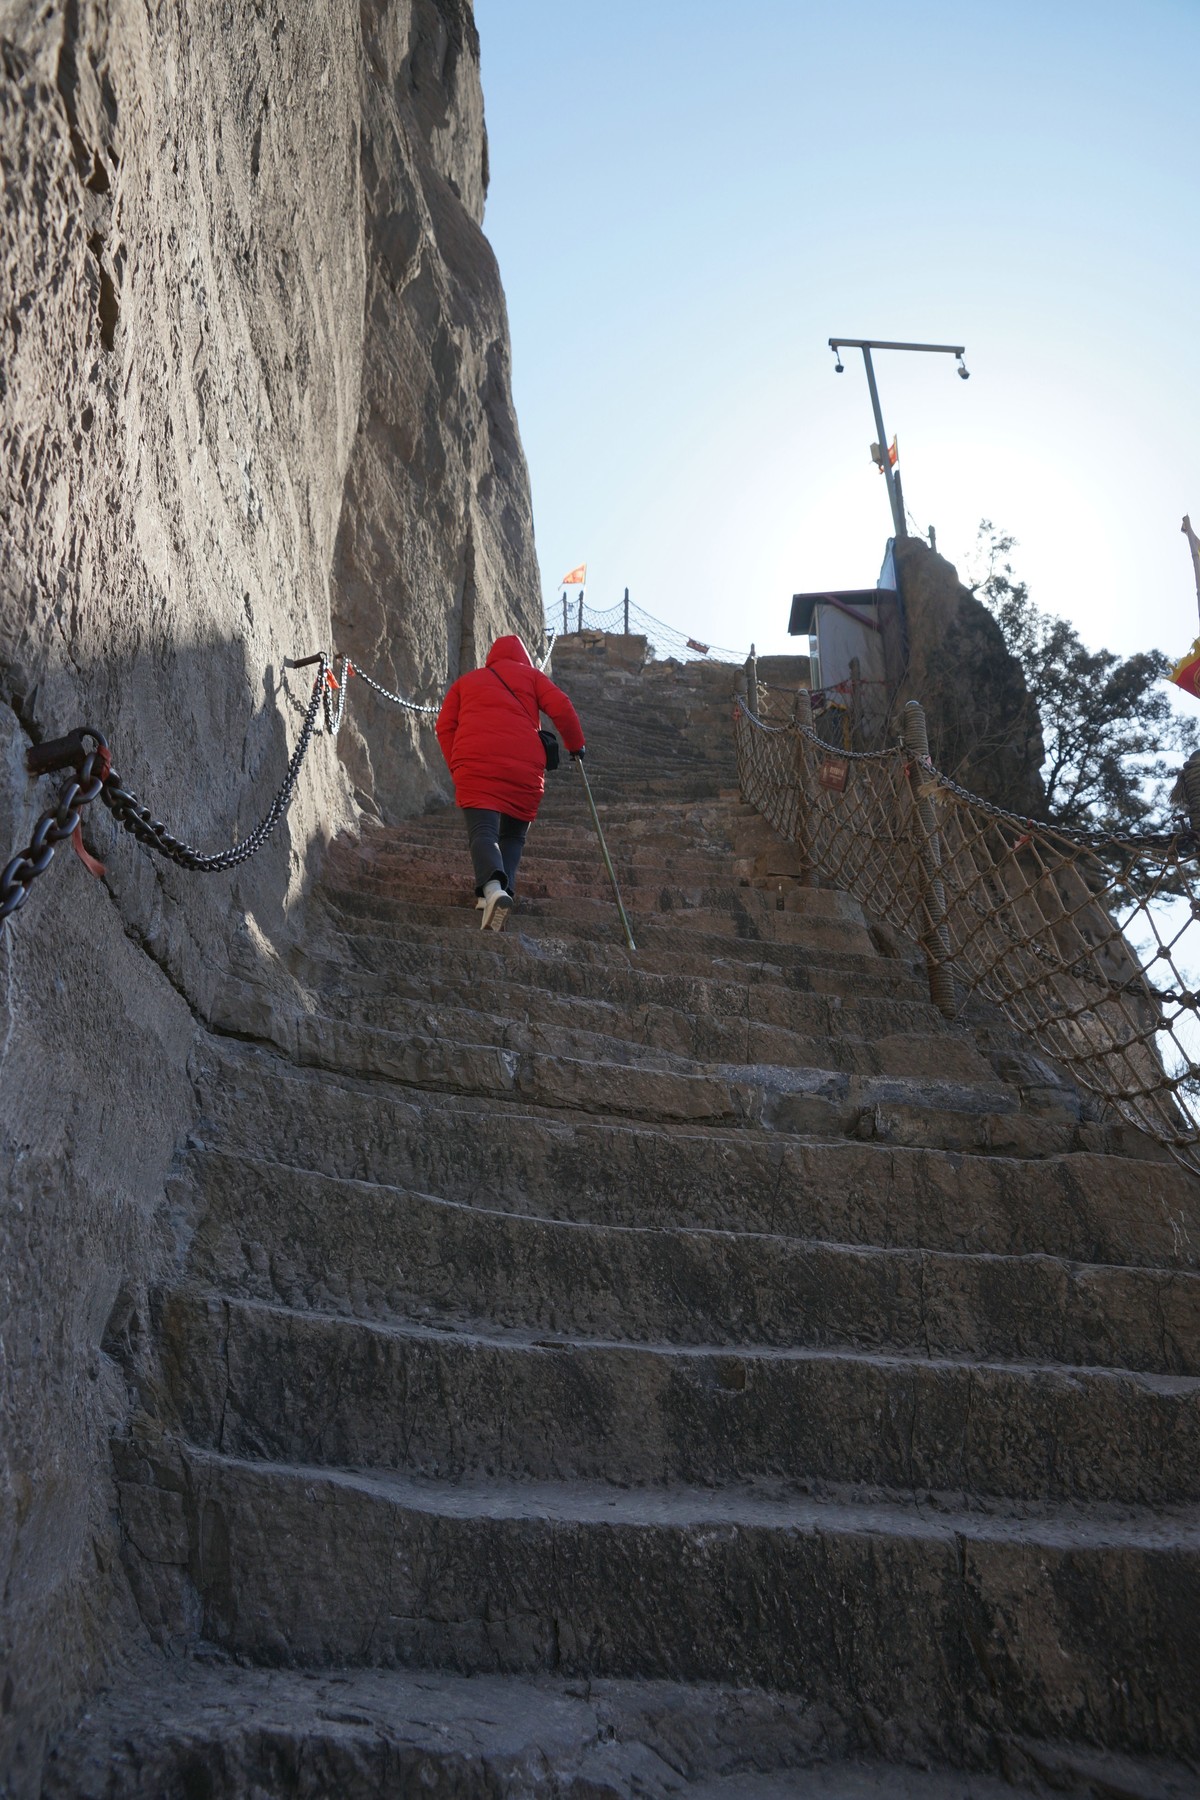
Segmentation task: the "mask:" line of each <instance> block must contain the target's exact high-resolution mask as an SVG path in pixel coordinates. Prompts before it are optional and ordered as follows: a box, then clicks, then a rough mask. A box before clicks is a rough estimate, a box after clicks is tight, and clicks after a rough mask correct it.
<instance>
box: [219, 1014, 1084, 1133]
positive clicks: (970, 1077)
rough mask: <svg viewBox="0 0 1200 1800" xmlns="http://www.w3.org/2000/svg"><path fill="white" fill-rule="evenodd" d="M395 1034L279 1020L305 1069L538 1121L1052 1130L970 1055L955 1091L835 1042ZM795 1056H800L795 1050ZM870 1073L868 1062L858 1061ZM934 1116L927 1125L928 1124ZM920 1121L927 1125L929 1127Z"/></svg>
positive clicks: (898, 1057) (403, 1024)
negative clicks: (451, 1095) (716, 1048)
mask: <svg viewBox="0 0 1200 1800" xmlns="http://www.w3.org/2000/svg"><path fill="white" fill-rule="evenodd" d="M238 998H239V995H238V992H237V990H235V989H234V988H233V987H232V986H229V987H227V988H226V989H225V990H224V992H223V994H222V997H221V1001H220V1007H223V1008H225V1009H227V1010H226V1012H225V1013H224V1014H222V1012H221V1011H220V1010H219V1008H218V1009H216V1010H215V1018H216V1020H217V1021H218V1022H219V1020H220V1019H221V1018H222V1017H225V1018H228V1019H230V1020H232V1021H234V1022H236V1020H237V1018H238V1016H239V1015H238V1012H237V1003H238ZM393 1012H394V1015H395V1016H394V1017H393V1020H392V1024H393V1027H394V1028H393V1029H389V1030H384V1029H382V1028H379V1027H372V1026H368V1025H363V1024H361V1023H360V1022H359V1021H358V1020H357V1018H350V1019H345V1018H342V1017H340V1016H330V1015H322V1014H320V1013H316V1012H311V1011H305V1012H300V1013H296V1014H293V1015H291V1016H290V1017H288V1016H287V1015H284V1014H282V1013H279V1012H278V1011H277V1012H276V1015H275V1019H274V1030H275V1032H276V1035H275V1037H274V1038H273V1039H272V1041H274V1042H276V1043H277V1044H279V1046H280V1047H281V1048H283V1049H285V1050H286V1052H287V1054H288V1055H289V1056H291V1057H293V1058H294V1059H295V1061H296V1062H297V1063H299V1064H300V1065H301V1067H305V1068H320V1069H328V1070H330V1071H332V1072H334V1073H340V1074H346V1075H366V1076H379V1077H383V1078H385V1079H387V1080H389V1081H391V1082H394V1083H396V1084H398V1085H400V1086H404V1087H417V1088H420V1089H423V1090H425V1091H441V1090H449V1091H452V1092H455V1093H477V1094H480V1095H492V1096H512V1097H514V1098H520V1099H522V1100H526V1101H529V1102H531V1103H532V1104H534V1105H536V1106H542V1107H570V1108H574V1109H578V1110H580V1111H583V1112H595V1113H616V1114H620V1115H621V1116H622V1117H625V1118H630V1119H638V1118H646V1119H658V1120H662V1121H672V1120H700V1119H705V1120H711V1121H714V1122H716V1121H726V1122H729V1123H740V1124H749V1125H762V1126H766V1127H768V1128H770V1129H778V1130H785V1131H800V1132H813V1131H818V1132H828V1134H829V1135H831V1136H842V1135H846V1134H848V1133H854V1134H855V1135H860V1134H861V1127H862V1122H863V1120H864V1119H868V1120H870V1121H874V1120H875V1118H876V1117H877V1116H886V1117H887V1118H888V1119H889V1120H890V1121H892V1122H893V1135H898V1134H899V1130H900V1127H899V1125H897V1124H895V1121H897V1120H900V1119H903V1121H904V1127H905V1129H906V1131H907V1134H908V1135H909V1136H911V1135H912V1134H913V1133H914V1132H919V1133H920V1135H921V1136H922V1138H926V1139H929V1140H930V1141H932V1140H935V1139H936V1140H937V1141H939V1142H940V1141H942V1140H943V1139H949V1138H950V1137H951V1135H952V1134H953V1136H954V1142H953V1146H952V1147H955V1148H957V1147H959V1145H960V1143H961V1142H962V1140H963V1139H964V1138H965V1137H969V1136H971V1135H973V1134H982V1133H987V1134H989V1137H991V1138H994V1137H995V1136H996V1135H997V1133H1000V1132H1009V1133H1015V1134H1025V1135H1028V1134H1029V1133H1030V1132H1034V1131H1036V1132H1037V1133H1038V1139H1039V1143H1040V1142H1041V1140H1042V1139H1043V1138H1044V1136H1045V1133H1046V1131H1047V1130H1048V1129H1050V1127H1049V1126H1048V1124H1047V1120H1046V1118H1045V1117H1043V1118H1042V1119H1039V1120H1038V1121H1036V1122H1033V1121H1029V1120H1025V1119H1023V1118H1019V1117H1015V1116H1014V1115H1016V1113H1017V1108H1018V1098H1017V1095H1016V1093H1015V1091H1014V1090H1013V1089H1011V1088H1008V1087H1005V1086H1004V1085H1002V1084H1001V1083H1000V1082H998V1081H997V1079H996V1077H995V1075H994V1074H993V1072H992V1070H991V1068H990V1067H989V1066H988V1064H986V1063H985V1062H984V1061H983V1059H982V1058H981V1057H978V1056H977V1055H976V1056H973V1057H972V1056H969V1055H967V1054H965V1053H964V1055H963V1058H962V1067H961V1069H960V1070H959V1071H958V1074H959V1077H960V1078H959V1079H957V1080H955V1081H946V1080H944V1079H939V1077H938V1076H937V1075H934V1074H930V1075H920V1074H916V1075H914V1074H901V1073H898V1072H886V1073H877V1072H872V1071H869V1070H865V1069H864V1070H862V1071H861V1072H860V1071H859V1070H858V1069H856V1068H855V1067H854V1065H853V1059H850V1058H847V1059H846V1064H849V1065H850V1066H849V1067H847V1066H846V1064H839V1063H838V1061H837V1059H835V1058H831V1057H830V1056H829V1048H830V1045H829V1043H828V1041H821V1040H813V1041H812V1043H811V1046H810V1048H811V1052H812V1055H813V1057H814V1058H815V1057H817V1056H820V1057H821V1058H822V1059H823V1060H822V1061H821V1062H816V1061H813V1062H811V1063H807V1064H806V1063H803V1062H801V1061H800V1060H799V1056H798V1055H797V1056H796V1057H795V1059H794V1060H792V1059H789V1060H783V1061H780V1062H775V1063H770V1062H758V1063H740V1062H739V1063H713V1062H703V1061H697V1060H696V1059H694V1058H692V1057H689V1056H683V1055H677V1054H674V1053H672V1052H670V1051H667V1050H663V1049H661V1048H658V1047H656V1046H654V1045H651V1044H646V1043H641V1044H634V1043H630V1042H629V1040H628V1039H626V1038H623V1037H616V1036H608V1035H602V1034H600V1033H595V1032H586V1031H576V1030H572V1029H570V1028H569V1027H566V1026H560V1027H557V1028H555V1027H554V1026H551V1025H549V1024H543V1025H538V1026H532V1025H531V1026H521V1025H516V1024H513V1023H512V1022H511V1021H508V1020H505V1019H503V1018H501V1017H496V1018H490V1017H488V1016H487V1015H482V1014H480V1013H479V1012H477V1011H474V1010H471V1009H468V1008H465V1007H460V1008H457V1009H443V1010H441V1011H434V1010H432V1009H430V1008H429V1007H421V1006H419V1005H418V1006H414V1007H413V1008H412V1009H410V1011H409V1013H408V1016H407V1017H406V1016H405V1009H404V1007H403V1006H402V1005H394V1008H393ZM910 1046H911V1040H907V1039H906V1040H904V1041H903V1042H902V1043H901V1044H900V1045H899V1046H896V1047H895V1061H896V1063H897V1064H898V1065H900V1067H902V1068H903V1067H908V1066H911V1063H912V1062H919V1061H921V1060H923V1061H924V1062H925V1063H926V1064H927V1065H929V1066H931V1067H932V1068H935V1069H940V1068H944V1067H945V1066H946V1060H947V1059H946V1057H945V1055H944V1051H945V1042H944V1040H942V1039H939V1038H932V1039H930V1040H929V1041H928V1043H927V1044H926V1045H925V1046H924V1049H925V1055H924V1058H923V1059H922V1058H921V1057H920V1053H919V1048H914V1054H913V1055H912V1057H911V1058H909V1056H908V1055H907V1051H908V1050H909V1048H910ZM792 1047H793V1049H796V1050H798V1045H793V1046H792ZM859 1060H860V1061H861V1062H863V1063H865V1062H868V1061H869V1060H871V1059H870V1058H868V1057H867V1055H866V1053H865V1047H864V1053H863V1055H862V1057H861V1058H860V1059H859ZM925 1115H928V1116H925ZM922 1121H923V1123H922ZM1061 1129H1062V1131H1063V1133H1064V1134H1065V1142H1064V1147H1069V1145H1070V1142H1071V1140H1072V1138H1073V1135H1074V1130H1075V1124H1074V1120H1073V1119H1070V1118H1067V1119H1065V1121H1064V1123H1063V1125H1062V1127H1061Z"/></svg>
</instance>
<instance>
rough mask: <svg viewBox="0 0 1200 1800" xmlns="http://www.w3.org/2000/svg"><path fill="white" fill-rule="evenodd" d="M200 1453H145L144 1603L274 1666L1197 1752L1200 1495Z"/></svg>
mask: <svg viewBox="0 0 1200 1800" xmlns="http://www.w3.org/2000/svg"><path fill="white" fill-rule="evenodd" d="M182 1463H183V1466H182V1469H181V1471H180V1472H179V1474H178V1475H177V1476H175V1477H173V1483H174V1485H173V1486H172V1488H170V1489H167V1488H164V1487H156V1486H153V1485H142V1481H143V1480H144V1479H145V1475H144V1472H143V1470H142V1468H141V1467H140V1466H139V1463H138V1461H137V1459H131V1463H127V1464H126V1471H127V1472H126V1475H125V1479H124V1480H123V1481H122V1483H121V1497H122V1504H123V1508H124V1515H125V1519H126V1524H127V1531H128V1534H129V1538H130V1541H131V1547H132V1553H133V1555H134V1556H139V1553H140V1557H139V1561H140V1567H139V1568H138V1570H137V1573H136V1576H135V1579H136V1581H137V1582H138V1584H139V1586H140V1587H141V1589H142V1591H143V1594H144V1595H145V1594H146V1590H147V1589H149V1590H150V1593H151V1595H153V1599H150V1598H144V1600H143V1605H144V1607H148V1606H150V1605H154V1604H157V1605H158V1607H159V1612H160V1616H162V1615H163V1614H164V1613H167V1614H169V1613H170V1611H171V1610H172V1609H173V1608H177V1607H178V1605H179V1603H180V1598H181V1597H182V1594H183V1592H185V1591H189V1592H194V1595H195V1605H196V1608H197V1611H198V1614H199V1626H200V1630H201V1632H202V1634H203V1635H204V1637H206V1638H207V1639H209V1640H210V1641H211V1642H213V1643H215V1644H216V1645H218V1646H220V1647H221V1648H223V1649H224V1650H226V1651H228V1652H231V1653H234V1654H236V1655H238V1656H240V1657H245V1658H248V1659H250V1660H251V1661H253V1662H265V1663H269V1664H271V1665H280V1664H282V1665H285V1666H286V1665H296V1664H299V1665H308V1666H325V1667H328V1666H330V1665H336V1664H338V1663H343V1662H354V1663H359V1664H374V1665H391V1664H394V1663H405V1664H408V1665H409V1666H413V1665H418V1666H430V1665H435V1666H439V1667H443V1668H449V1669H452V1670H457V1671H460V1672H463V1673H471V1672H479V1673H489V1674H490V1673H499V1672H506V1673H544V1672H548V1671H553V1672H554V1673H555V1674H557V1675H560V1676H561V1675H567V1676H572V1675H577V1676H587V1677H590V1678H604V1677H616V1678H627V1677H635V1678H639V1679H643V1680H646V1679H650V1680H662V1679H668V1680H682V1681H701V1682H704V1681H708V1682H713V1681H717V1682H727V1683H730V1684H734V1685H740V1684H749V1685H752V1686H758V1685H769V1686H770V1687H772V1688H775V1689H777V1690H784V1691H790V1692H792V1693H797V1694H800V1693H802V1694H804V1695H805V1696H806V1697H807V1698H808V1700H809V1702H810V1704H812V1703H816V1704H833V1703H834V1702H835V1701H836V1699H837V1697H838V1696H840V1695H842V1694H844V1693H846V1692H847V1691H848V1692H849V1693H850V1694H852V1695H853V1696H854V1698H855V1700H856V1701H857V1703H858V1704H859V1705H860V1706H861V1707H862V1708H863V1709H864V1710H870V1709H874V1710H875V1711H876V1712H877V1713H878V1714H879V1715H880V1716H881V1717H882V1718H886V1719H896V1718H897V1717H899V1718H916V1717H920V1718H922V1719H924V1720H925V1721H926V1725H927V1729H928V1731H929V1733H930V1735H931V1736H932V1737H933V1738H934V1739H935V1741H940V1742H941V1743H943V1744H944V1743H947V1742H953V1741H955V1739H956V1738H957V1739H959V1740H961V1738H962V1737H963V1736H964V1735H965V1730H964V1727H965V1725H966V1723H967V1720H968V1719H970V1720H972V1721H974V1722H975V1723H976V1724H977V1725H981V1724H984V1723H988V1724H990V1725H991V1726H992V1727H993V1728H1001V1729H1003V1730H1005V1731H1006V1732H1009V1733H1016V1734H1022V1733H1027V1734H1030V1735H1033V1736H1037V1737H1041V1738H1055V1737H1057V1738H1063V1737H1067V1738H1075V1739H1082V1740H1084V1741H1086V1742H1088V1743H1090V1744H1092V1745H1093V1746H1110V1747H1112V1748H1114V1749H1118V1750H1121V1751H1128V1752H1133V1753H1140V1754H1150V1755H1174V1756H1181V1755H1182V1756H1188V1755H1192V1754H1194V1753H1195V1752H1196V1750H1197V1749H1198V1748H1200V1723H1198V1717H1197V1713H1196V1708H1195V1691H1194V1684H1193V1678H1194V1671H1195V1669H1196V1667H1197V1665H1198V1661H1200V1518H1198V1516H1197V1512H1196V1509H1195V1508H1188V1509H1181V1510H1180V1511H1178V1512H1166V1511H1162V1510H1160V1511H1158V1512H1156V1513H1146V1512H1144V1511H1141V1510H1137V1509H1130V1508H1103V1509H1101V1508H1092V1509H1081V1508H1046V1509H1041V1510H1039V1511H1037V1512H1033V1511H1031V1510H1030V1509H1025V1510H1024V1511H1023V1512H1022V1514H1021V1516H1014V1517H1001V1516H997V1515H995V1514H980V1513H974V1512H971V1511H969V1510H958V1511H947V1512H942V1511H940V1510H938V1511H935V1510H933V1509H931V1508H928V1507H926V1506H923V1505H916V1504H912V1503H909V1504H907V1505H902V1504H899V1503H896V1502H893V1503H890V1504H885V1503H881V1502H873V1503H864V1504H857V1505H856V1504H853V1503H846V1502H841V1501H822V1500H819V1499H817V1498H807V1499H800V1498H793V1499H780V1498H777V1497H775V1496H773V1495H771V1494H769V1493H768V1494H763V1493H761V1492H758V1491H756V1490H754V1489H753V1488H750V1487H748V1486H747V1487H743V1488H740V1489H736V1490H731V1489H719V1490H716V1491H712V1490H704V1489H699V1490H698V1489H692V1488H676V1489H672V1490H669V1491H666V1492H661V1491H647V1490H631V1491H626V1492H622V1491H620V1490H614V1489H613V1488H612V1487H611V1486H603V1487H590V1486H586V1485H583V1484H578V1483H570V1484H556V1483H555V1484H552V1483H520V1484H516V1485H513V1484H506V1483H501V1482H499V1481H495V1480H493V1481H488V1482H486V1483H482V1484H480V1485H478V1486H467V1485H464V1484H462V1483H449V1484H447V1483H435V1482H423V1481H414V1480H412V1479H409V1478H405V1477H403V1476H399V1475H396V1474H389V1475H384V1474H379V1473H373V1474H350V1473H346V1472H341V1471H337V1472H335V1471H331V1470H327V1469H320V1468H314V1467H312V1466H311V1465H286V1464H266V1463H261V1462H247V1461H243V1460H239V1459H236V1458H230V1457H222V1456H220V1455H218V1454H216V1453H215V1452H211V1451H209V1452H206V1451H201V1450H197V1449H195V1448H185V1449H184V1450H183V1451H182ZM131 1464H132V1469H133V1470H136V1472H137V1473H138V1474H139V1475H141V1477H142V1479H141V1480H134V1479H130V1478H129V1473H130V1470H131ZM850 1596H855V1597H856V1600H861V1605H859V1604H855V1605H853V1606H852V1605H851V1603H850V1598H849V1597H850ZM1025 1620H1032V1621H1036V1629H1033V1628H1027V1627H1024V1626H1023V1625H1022V1623H1021V1622H1022V1621H1025ZM1114 1695H1116V1698H1115V1699H1114Z"/></svg>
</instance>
